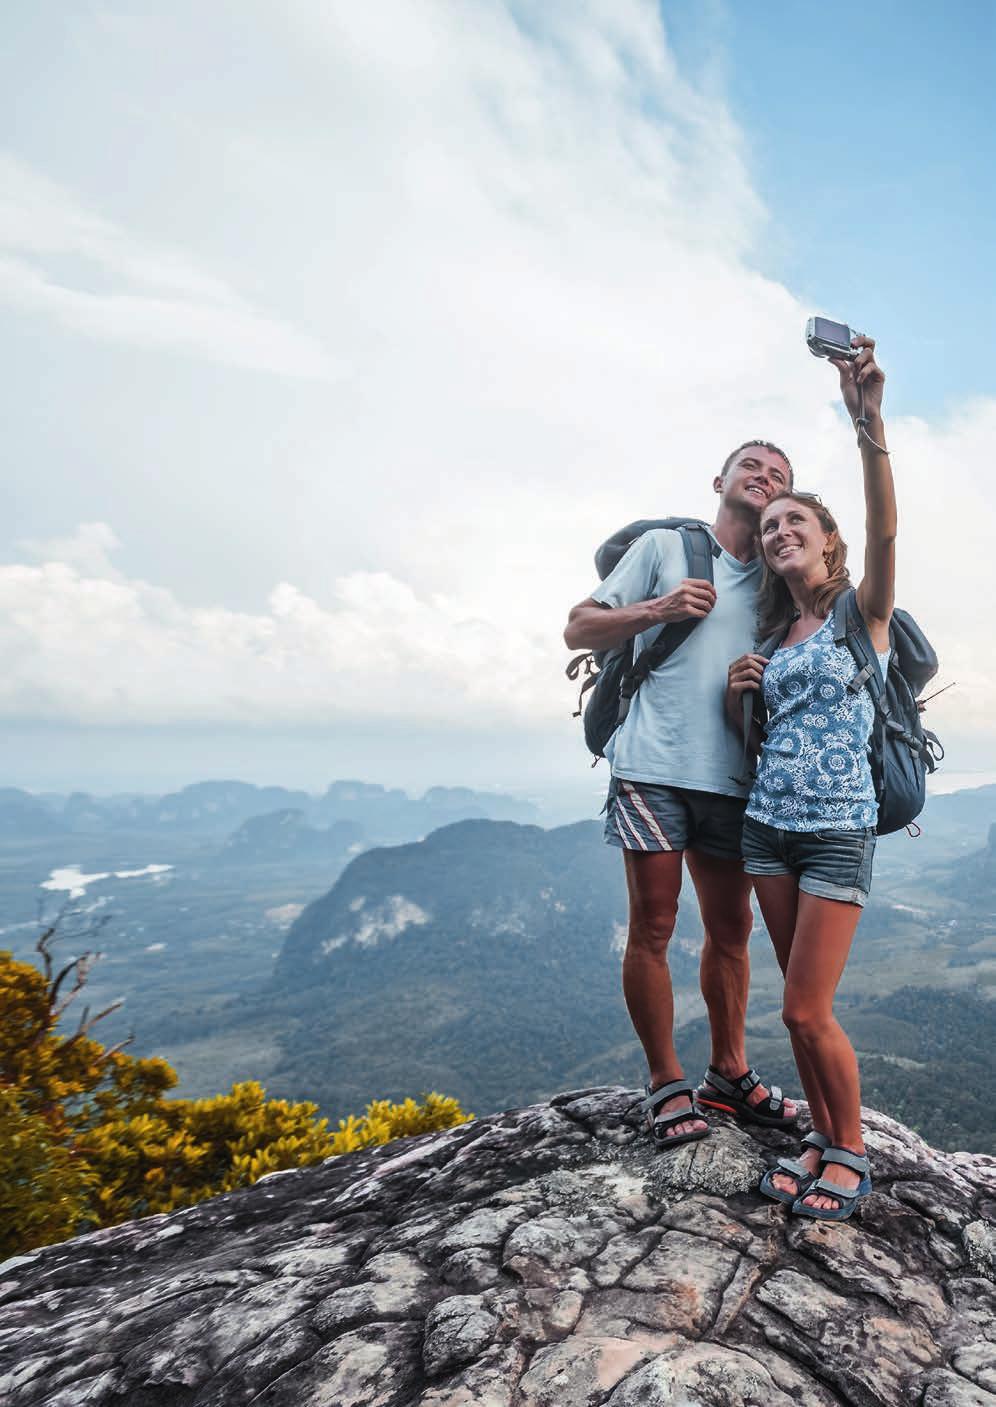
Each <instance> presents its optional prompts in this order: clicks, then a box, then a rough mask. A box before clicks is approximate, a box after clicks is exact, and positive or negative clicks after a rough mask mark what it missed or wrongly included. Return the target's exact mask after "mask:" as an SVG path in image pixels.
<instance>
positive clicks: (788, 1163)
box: [772, 1158, 813, 1181]
mask: <svg viewBox="0 0 996 1407" xmlns="http://www.w3.org/2000/svg"><path fill="white" fill-rule="evenodd" d="M772 1171H773V1172H774V1171H778V1172H787V1173H788V1175H789V1176H790V1177H794V1178H795V1179H796V1181H798V1180H799V1179H800V1178H803V1177H812V1175H813V1174H812V1173H811V1172H810V1171H809V1169H808V1168H807V1167H806V1166H805V1165H804V1164H803V1163H799V1162H797V1161H796V1159H795V1158H779V1159H778V1162H777V1163H776V1164H775V1166H774V1168H773V1169H772Z"/></svg>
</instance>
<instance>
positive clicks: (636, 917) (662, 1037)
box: [623, 850, 706, 1134]
mask: <svg viewBox="0 0 996 1407" xmlns="http://www.w3.org/2000/svg"><path fill="white" fill-rule="evenodd" d="M623 855H624V857H625V862H626V884H627V887H628V889H629V937H628V941H627V943H626V955H625V957H624V958H623V994H624V996H625V998H626V1006H627V1008H628V1010H629V1014H630V1019H631V1020H632V1022H633V1025H634V1027H635V1028H636V1034H637V1035H638V1036H639V1038H640V1042H641V1044H642V1046H643V1049H644V1052H645V1053H646V1057H647V1065H648V1066H649V1069H650V1086H651V1089H659V1088H660V1086H661V1085H665V1084H668V1083H669V1082H670V1081H671V1080H677V1079H681V1078H682V1074H683V1072H682V1069H681V1063H680V1061H679V1060H678V1056H677V1054H676V1052H675V1049H674V996H673V993H672V989H671V972H670V969H669V968H668V962H667V945H668V942H669V941H670V938H671V934H672V933H673V932H674V920H675V915H676V914H677V912H678V892H679V890H680V889H681V851H680V850H662V851H639V850H625V851H624V852H623ZM687 1103H688V1099H687V1097H684V1096H681V1095H679V1096H677V1097H676V1098H675V1099H669V1100H667V1101H665V1103H664V1104H662V1105H661V1107H660V1109H659V1110H658V1111H657V1112H658V1113H659V1114H669V1113H672V1112H673V1111H674V1110H677V1109H680V1108H683V1107H684V1106H685V1105H686V1104H687ZM705 1127H706V1124H705V1122H704V1121H703V1120H701V1119H689V1120H688V1122H687V1123H680V1124H676V1125H674V1127H673V1129H672V1130H671V1132H672V1133H674V1134H682V1133H692V1132H695V1131H699V1130H701V1129H703V1128H705Z"/></svg>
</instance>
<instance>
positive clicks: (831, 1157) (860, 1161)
mask: <svg viewBox="0 0 996 1407" xmlns="http://www.w3.org/2000/svg"><path fill="white" fill-rule="evenodd" d="M820 1163H821V1165H825V1164H827V1163H837V1164H838V1165H839V1166H840V1167H843V1168H852V1169H853V1170H854V1172H856V1173H862V1174H865V1173H867V1172H868V1155H867V1154H865V1153H852V1152H851V1150H850V1148H837V1147H836V1146H834V1147H830V1148H825V1149H824V1150H823V1156H822V1157H821V1158H820Z"/></svg>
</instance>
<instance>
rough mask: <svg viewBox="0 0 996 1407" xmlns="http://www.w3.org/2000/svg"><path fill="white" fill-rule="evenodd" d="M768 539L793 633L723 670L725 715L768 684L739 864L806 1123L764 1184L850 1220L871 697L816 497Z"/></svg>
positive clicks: (875, 586) (878, 475) (827, 524)
mask: <svg viewBox="0 0 996 1407" xmlns="http://www.w3.org/2000/svg"><path fill="white" fill-rule="evenodd" d="M852 345H853V346H854V347H855V348H856V349H858V351H857V355H856V356H855V358H854V360H853V361H834V362H833V365H834V366H835V367H836V368H837V370H838V372H839V373H840V385H841V392H842V394H843V398H844V404H845V406H846V407H847V410H848V412H849V414H850V416H851V419H852V420H854V421H855V422H856V423H858V424H859V431H858V443H859V445H860V448H861V460H862V465H863V470H864V492H865V508H866V534H865V561H864V575H863V577H862V580H861V584H860V585H859V586H858V588H857V605H858V608H859V610H860V612H861V615H862V617H863V618H864V621H865V624H866V626H867V628H868V633H869V635H870V637H871V641H872V644H873V646H874V648H875V650H876V652H877V653H878V656H879V665H880V667H881V668H882V670H883V672H884V670H885V667H886V664H887V663H888V654H889V620H890V617H891V615H892V604H893V584H894V578H895V537H896V499H895V490H894V486H893V481H892V469H891V467H890V464H889V456H888V452H887V450H886V449H885V439H884V436H885V432H884V428H883V424H882V413H881V411H882V390H883V386H884V382H885V377H884V375H883V373H882V371H881V369H880V368H879V366H878V365H877V364H876V362H875V355H874V348H875V343H874V342H873V340H872V339H871V338H868V337H857V338H855V339H854V341H853V343H852ZM859 417H860V420H859ZM760 532H761V552H762V555H763V559H764V577H763V580H762V585H761V592H760V597H759V605H758V610H759V617H760V621H759V625H760V636H761V639H767V638H768V637H769V636H770V635H775V634H777V633H778V632H779V630H781V629H782V628H785V634H784V637H783V639H782V642H781V645H780V646H779V648H778V649H777V650H775V651H773V653H772V657H771V659H770V661H769V660H767V659H765V658H763V656H761V655H758V654H750V655H744V656H742V657H741V658H740V659H738V660H736V661H735V662H734V663H733V664H732V665H731V666H730V672H729V687H728V690H727V707H728V710H729V712H730V717H731V719H733V720H735V721H739V720H740V718H741V717H742V695H743V693H744V691H745V690H748V689H749V690H755V689H761V690H762V692H763V697H764V701H765V704H766V706H767V713H768V726H767V730H766V735H765V737H764V740H763V742H762V743H761V747H760V754H759V757H758V764H757V774H756V780H755V783H754V786H753V789H752V791H751V794H750V799H749V801H748V803H747V811H746V818H745V822H744V834H743V853H744V861H745V866H744V867H745V869H746V871H747V873H748V874H751V875H753V876H754V885H755V890H756V892H757V897H758V902H759V903H760V906H761V913H762V914H763V915H764V921H765V923H766V925H767V928H768V932H769V933H770V935H771V941H772V943H773V944H774V948H775V953H776V955H777V958H778V962H779V965H780V967H781V969H782V972H783V973H784V975H785V1001H784V1010H783V1017H784V1020H785V1024H786V1026H787V1027H788V1029H789V1033H790V1035H791V1039H792V1048H793V1051H794V1052H795V1058H796V1061H797V1063H798V1066H799V1075H800V1077H801V1080H802V1085H803V1088H804V1090H805V1094H806V1098H807V1100H808V1101H809V1108H810V1113H811V1115H812V1120H813V1132H812V1133H811V1134H809V1135H807V1137H806V1138H805V1139H804V1140H803V1149H802V1152H801V1154H800V1156H799V1157H798V1159H779V1162H778V1165H777V1166H776V1167H775V1168H773V1169H771V1170H770V1171H769V1172H767V1173H766V1174H765V1176H764V1178H763V1179H762V1181H761V1189H760V1190H761V1191H762V1192H763V1193H765V1195H766V1196H769V1197H772V1198H774V1199H775V1200H776V1201H781V1202H787V1203H790V1204H791V1207H792V1210H793V1212H796V1213H798V1214H800V1215H803V1216H808V1217H814V1218H816V1219H818V1220H825V1221H844V1220H846V1218H847V1217H849V1216H850V1215H851V1213H852V1212H853V1211H854V1209H855V1207H856V1206H857V1205H858V1204H859V1202H860V1201H861V1199H862V1198H863V1197H865V1196H866V1195H867V1194H868V1192H870V1191H871V1179H870V1177H869V1170H868V1159H867V1156H866V1154H865V1146H864V1140H863V1138H862V1133H861V1103H860V1089H859V1084H858V1066H857V1060H856V1059H855V1055H854V1050H853V1048H852V1046H851V1044H850V1042H849V1041H848V1039H847V1036H846V1035H845V1034H844V1032H843V1030H842V1029H841V1027H840V1026H839V1025H838V1023H837V1021H836V1019H835V1018H834V1015H833V998H834V992H835V990H836V987H837V983H838V982H839V980H840V976H841V973H842V972H843V970H844V964H845V962H846V961H847V955H848V951H849V949H850V946H851V940H852V938H853V936H854V931H855V928H856V927H857V923H858V919H859V918H860V916H861V908H862V905H863V904H864V902H865V899H866V897H867V895H868V889H869V884H870V881H871V869H872V857H873V854H874V850H875V829H874V827H875V821H876V812H877V807H876V801H875V790H874V785H873V782H872V776H871V769H870V765H869V761H868V754H867V745H868V740H869V737H870V736H871V728H872V720H873V705H872V701H871V697H870V695H869V693H868V691H867V690H866V689H862V688H859V689H858V690H857V691H856V692H855V691H851V690H849V689H848V687H847V686H848V684H849V683H850V681H851V680H852V678H853V677H854V674H855V669H856V666H855V664H854V659H853V656H852V655H851V653H850V651H849V650H848V648H847V646H846V645H844V644H841V645H837V644H836V643H835V641H834V631H833V619H832V617H833V603H834V600H835V599H836V597H837V596H838V595H839V594H840V593H841V592H842V591H845V590H847V589H848V588H849V586H850V584H851V583H850V578H849V575H848V572H847V567H846V565H845V563H846V558H847V548H846V546H845V544H844V543H843V541H842V540H841V537H840V534H839V532H838V530H837V524H836V522H835V521H834V519H833V517H832V515H831V514H830V513H829V512H828V511H827V509H826V508H824V506H823V505H822V504H821V503H820V501H819V499H817V498H815V496H813V495H807V494H797V493H782V494H778V495H777V496H776V497H775V498H772V499H771V500H770V502H769V503H768V504H767V506H766V507H765V508H764V510H763V511H762V514H761V527H760Z"/></svg>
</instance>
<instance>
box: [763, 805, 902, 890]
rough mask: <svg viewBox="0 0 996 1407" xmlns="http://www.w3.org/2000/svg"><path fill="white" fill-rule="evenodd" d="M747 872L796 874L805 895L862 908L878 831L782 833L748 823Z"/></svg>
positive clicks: (870, 873)
mask: <svg viewBox="0 0 996 1407" xmlns="http://www.w3.org/2000/svg"><path fill="white" fill-rule="evenodd" d="M743 850H744V869H745V870H746V872H747V873H748V874H753V875H773V874H792V875H796V876H797V877H798V880H799V888H800V889H801V890H802V891H803V893H805V894H815V895H816V896H817V897H818V898H820V899H840V900H841V901H842V902H843V903H845V904H860V905H862V906H863V905H864V902H865V900H866V899H867V898H868V891H869V890H870V888H871V877H872V860H873V858H874V855H875V832H874V830H871V829H870V828H869V829H867V830H855V831H841V830H825V831H783V830H778V829H777V828H776V827H775V826H768V825H765V823H764V822H763V821H755V820H754V818H753V816H746V817H745V818H744V833H743Z"/></svg>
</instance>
